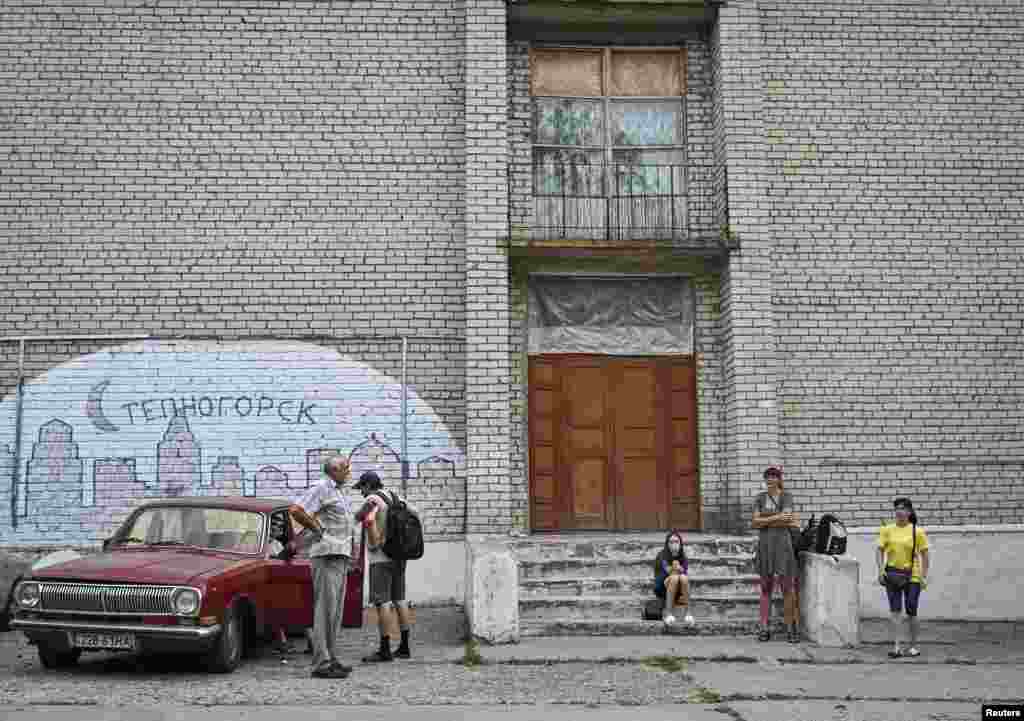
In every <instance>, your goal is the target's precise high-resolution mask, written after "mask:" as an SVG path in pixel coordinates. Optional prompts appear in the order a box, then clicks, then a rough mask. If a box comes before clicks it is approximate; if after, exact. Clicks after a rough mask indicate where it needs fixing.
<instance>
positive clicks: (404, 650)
mask: <svg viewBox="0 0 1024 721" xmlns="http://www.w3.org/2000/svg"><path fill="white" fill-rule="evenodd" d="M411 655H412V654H411V653H409V629H405V630H403V631H402V642H401V643H399V644H398V648H397V649H395V658H409V657H410V656H411Z"/></svg>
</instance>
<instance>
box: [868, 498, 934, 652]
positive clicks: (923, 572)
mask: <svg viewBox="0 0 1024 721" xmlns="http://www.w3.org/2000/svg"><path fill="white" fill-rule="evenodd" d="M893 508H894V510H895V515H896V523H887V524H883V525H882V527H881V529H879V531H878V554H877V558H876V560H877V563H878V583H879V584H880V585H881V586H883V587H884V588H885V593H886V595H887V596H888V597H889V618H890V624H891V631H892V641H893V647H892V650H891V651H890V652H889V658H901V657H903V656H909V657H911V658H914V657H917V656H920V655H921V652H920V651H919V650H918V648H917V638H918V634H919V633H920V628H921V627H920V622H919V621H918V619H917V609H918V603H919V601H920V597H921V591H922V589H924V588H927V586H928V564H929V561H930V558H929V555H928V535H927V534H926V533H925V532H924V529H922V528H919V527H918V525H917V514H916V513H915V512H914V504H912V503H911V502H910V499H909V498H897V499H896V500H895V501H893ZM904 607H905V608H906V611H907V626H908V627H909V632H910V633H909V636H910V645H909V646H908V647H907V649H906V650H903V649H902V648H901V647H900V635H901V634H900V626H901V625H902V624H901V623H900V621H901V618H900V616H901V615H902V612H903V609H904Z"/></svg>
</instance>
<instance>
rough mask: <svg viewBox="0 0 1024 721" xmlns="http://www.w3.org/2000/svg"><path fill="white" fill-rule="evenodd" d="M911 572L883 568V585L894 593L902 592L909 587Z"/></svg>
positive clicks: (888, 567)
mask: <svg viewBox="0 0 1024 721" xmlns="http://www.w3.org/2000/svg"><path fill="white" fill-rule="evenodd" d="M910 577H911V572H910V571H907V570H904V569H902V568H893V567H892V566H886V567H885V585H886V586H888V587H889V588H891V589H892V590H894V591H902V590H903V589H904V588H906V587H907V586H909V585H910Z"/></svg>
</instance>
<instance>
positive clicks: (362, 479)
mask: <svg viewBox="0 0 1024 721" xmlns="http://www.w3.org/2000/svg"><path fill="white" fill-rule="evenodd" d="M371 483H377V484H379V483H380V476H378V475H377V472H376V471H363V473H362V475H361V476H359V480H358V481H356V482H355V483H353V484H352V487H353V488H362V487H363V486H366V485H369V484H371Z"/></svg>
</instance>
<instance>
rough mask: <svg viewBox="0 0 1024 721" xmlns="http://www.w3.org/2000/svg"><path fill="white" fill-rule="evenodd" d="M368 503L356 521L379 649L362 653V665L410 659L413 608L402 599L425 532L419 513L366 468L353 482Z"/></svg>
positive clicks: (420, 551) (421, 549) (420, 554)
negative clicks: (395, 641)
mask: <svg viewBox="0 0 1024 721" xmlns="http://www.w3.org/2000/svg"><path fill="white" fill-rule="evenodd" d="M352 487H353V488H355V489H357V490H358V491H359V492H361V493H362V494H363V497H364V498H365V499H366V503H365V504H364V505H363V507H362V508H361V509H360V510H359V512H358V513H357V514H356V521H358V522H360V523H362V524H363V525H364V527H365V528H366V531H367V549H368V553H367V560H368V561H369V564H370V603H372V604H373V605H374V607H375V608H376V609H377V624H378V627H379V629H380V648H379V649H377V651H376V652H375V653H372V654H370V655H369V656H365V657H363V661H364V662H366V663H379V662H383V661H391V660H393V659H395V658H410V657H411V655H412V653H411V651H410V649H409V631H410V629H411V627H412V612H411V609H410V608H409V605H408V603H407V602H406V598H405V591H406V589H405V564H406V561H408V560H410V559H413V558H419V557H421V556H422V555H423V534H422V528H421V527H420V523H419V516H418V514H417V513H416V511H415V509H413V508H412V507H411V506H409V504H408V503H406V501H405V499H404V498H402V497H401V496H399V495H398V494H397V493H394V492H393V491H389V490H387V489H385V488H384V484H383V483H382V482H381V480H380V476H378V475H377V474H376V473H375V472H374V471H366V472H365V473H363V474H362V475H361V476H359V480H358V481H357V482H356V483H355V484H354V485H353V486H352ZM396 615H397V626H398V628H397V630H398V631H399V632H400V634H401V642H400V643H399V645H398V648H397V649H396V650H395V652H394V654H392V653H391V637H392V635H393V634H394V633H395V630H396V628H395V626H396V618H395V616H396Z"/></svg>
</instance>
